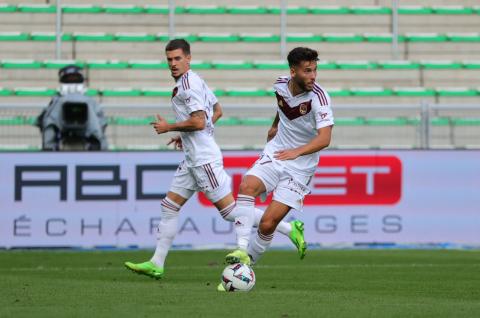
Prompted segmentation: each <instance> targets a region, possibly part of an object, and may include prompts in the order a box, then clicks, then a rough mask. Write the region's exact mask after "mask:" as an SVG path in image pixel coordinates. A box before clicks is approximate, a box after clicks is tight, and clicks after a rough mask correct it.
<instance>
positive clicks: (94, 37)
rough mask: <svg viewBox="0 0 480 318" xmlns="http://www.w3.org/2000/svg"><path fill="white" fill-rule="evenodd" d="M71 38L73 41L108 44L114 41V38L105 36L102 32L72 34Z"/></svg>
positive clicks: (111, 35) (108, 35)
mask: <svg viewBox="0 0 480 318" xmlns="http://www.w3.org/2000/svg"><path fill="white" fill-rule="evenodd" d="M73 38H74V40H75V41H92V42H95V41H102V42H105V41H107V42H110V41H114V40H115V37H114V35H113V34H107V33H104V32H97V33H87V32H75V33H73Z"/></svg>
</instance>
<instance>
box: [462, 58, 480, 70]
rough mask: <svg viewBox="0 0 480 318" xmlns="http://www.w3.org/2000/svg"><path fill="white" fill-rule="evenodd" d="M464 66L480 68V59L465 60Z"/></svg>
mask: <svg viewBox="0 0 480 318" xmlns="http://www.w3.org/2000/svg"><path fill="white" fill-rule="evenodd" d="M462 66H463V67H464V68H466V69H480V60H477V61H463V62H462Z"/></svg>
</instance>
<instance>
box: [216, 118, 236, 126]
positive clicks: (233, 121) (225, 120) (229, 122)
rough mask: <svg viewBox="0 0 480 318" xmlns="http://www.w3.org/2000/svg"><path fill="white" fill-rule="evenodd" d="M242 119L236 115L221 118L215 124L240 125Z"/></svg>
mask: <svg viewBox="0 0 480 318" xmlns="http://www.w3.org/2000/svg"><path fill="white" fill-rule="evenodd" d="M240 125H241V121H240V119H238V118H236V117H226V118H223V117H222V118H220V119H219V120H218V122H216V123H215V126H240Z"/></svg>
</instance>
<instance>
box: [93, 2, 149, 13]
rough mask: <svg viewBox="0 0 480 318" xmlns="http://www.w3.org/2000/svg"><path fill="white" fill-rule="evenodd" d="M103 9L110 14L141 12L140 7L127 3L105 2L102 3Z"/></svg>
mask: <svg viewBox="0 0 480 318" xmlns="http://www.w3.org/2000/svg"><path fill="white" fill-rule="evenodd" d="M102 8H103V11H104V12H105V13H110V14H139V13H143V12H144V10H143V8H142V7H138V6H135V5H133V4H132V5H129V4H105V5H102Z"/></svg>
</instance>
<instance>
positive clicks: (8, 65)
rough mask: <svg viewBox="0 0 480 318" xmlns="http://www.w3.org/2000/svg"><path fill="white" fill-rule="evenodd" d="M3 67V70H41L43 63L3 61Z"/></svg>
mask: <svg viewBox="0 0 480 318" xmlns="http://www.w3.org/2000/svg"><path fill="white" fill-rule="evenodd" d="M1 65H2V67H3V68H13V69H19V68H33V69H39V68H41V67H42V62H39V61H35V60H2V61H1Z"/></svg>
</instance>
